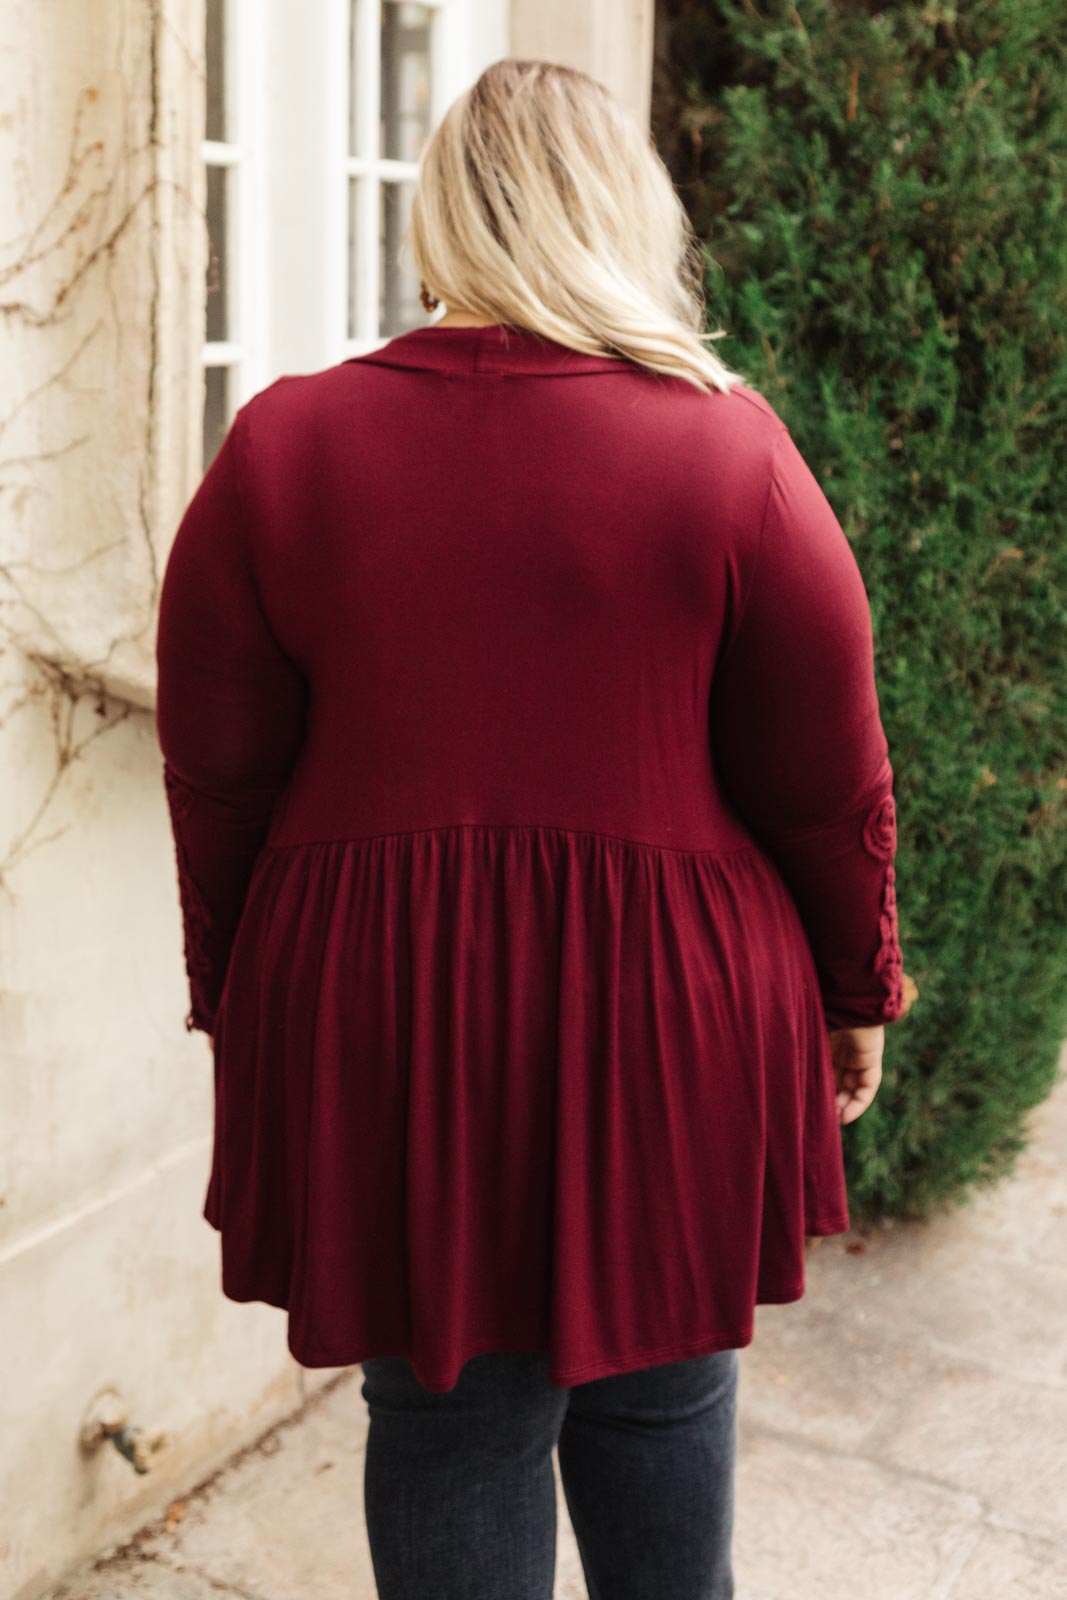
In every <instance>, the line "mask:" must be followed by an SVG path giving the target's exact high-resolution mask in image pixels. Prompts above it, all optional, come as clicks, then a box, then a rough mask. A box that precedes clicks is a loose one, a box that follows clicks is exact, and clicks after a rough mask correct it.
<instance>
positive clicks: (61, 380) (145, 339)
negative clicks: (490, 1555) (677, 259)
mask: <svg viewBox="0 0 1067 1600" xmlns="http://www.w3.org/2000/svg"><path fill="white" fill-rule="evenodd" d="M202 4H203V0H94V4H92V5H87V4H85V0H49V3H48V4H47V5H44V4H41V3H40V0H6V4H5V8H4V46H5V48H4V51H3V53H2V54H0V104H2V106H3V108H4V110H3V114H2V115H0V217H2V227H0V239H2V240H3V243H2V245H0V306H2V308H3V316H2V318H0V772H2V774H3V784H2V789H0V1096H2V1102H0V1105H2V1109H0V1307H2V1315H0V1371H2V1373H3V1379H2V1383H0V1507H2V1508H3V1509H2V1514H0V1600H36V1597H38V1596H40V1595H41V1594H43V1593H44V1592H45V1591H46V1590H47V1589H48V1588H49V1587H50V1586H51V1585H52V1584H53V1583H54V1582H55V1581H56V1580H57V1578H58V1577H60V1576H61V1575H62V1574H63V1573H64V1572H65V1571H66V1570H67V1569H68V1568H69V1567H70V1566H71V1565H72V1564H73V1563H74V1562H75V1561H76V1560H78V1559H79V1558H81V1557H82V1556H84V1555H85V1554H87V1553H91V1552H94V1551H96V1550H99V1549H101V1548H103V1547H105V1546H108V1545H111V1544H114V1543H115V1542H117V1541H119V1540H121V1539H123V1538H125V1537H126V1536H128V1535H129V1534H130V1533H131V1532H132V1531H134V1530H135V1529H136V1528H137V1527H138V1526H139V1525H141V1523H142V1522H143V1521H144V1520H146V1518H148V1517H149V1516H152V1515H155V1514H157V1513H159V1512H161V1511H163V1510H164V1509H165V1508H166V1506H167V1505H168V1504H169V1503H170V1501H171V1500H172V1499H173V1498H174V1496H175V1495H176V1494H179V1493H180V1492H181V1491H182V1490H183V1489H186V1488H188V1487H189V1486H191V1485H192V1484H193V1483H194V1482H196V1481H198V1480H199V1479H200V1478H201V1477H203V1476H204V1475H205V1474H206V1473H208V1472H210V1471H211V1470H213V1468H214V1467H215V1466H216V1465H217V1464H218V1463H219V1462H221V1461H222V1460H224V1459H225V1458H226V1457H227V1456H228V1455H229V1454H230V1453H232V1451H234V1450H235V1449H236V1448H238V1447H239V1446H240V1445H241V1444H242V1443H244V1442H245V1441H246V1440H247V1439H249V1438H251V1437H253V1436H255V1435H256V1434H257V1433H259V1432H260V1431H261V1430H262V1429H263V1428H264V1427H265V1426H267V1425H268V1424H269V1423H270V1422H271V1421H273V1420H274V1419H275V1418H276V1417H277V1416H278V1415H281V1414H283V1413H285V1412H287V1411H289V1410H291V1409H292V1408H293V1407H294V1406H295V1405H297V1404H299V1402H300V1400H301V1399H302V1398H303V1397H304V1395H305V1394H306V1393H307V1392H310V1390H312V1389H314V1388H316V1387H318V1386H319V1385H320V1384H321V1383H322V1382H325V1381H328V1380H329V1378H330V1377H331V1376H332V1372H330V1371H329V1370H325V1371H322V1372H308V1373H305V1372H303V1371H302V1369H300V1368H299V1367H298V1366H297V1365H296V1363H294V1362H293V1361H292V1359H291V1358H290V1357H289V1355H288V1351H287V1349H286V1346H285V1321H284V1315H283V1314H282V1313H281V1312H278V1311H276V1310H273V1309H272V1308H269V1307H266V1306H260V1305H248V1306H238V1305H235V1304H233V1303H232V1302H230V1301H228V1300H226V1299H224V1297H223V1296H222V1294H221V1290H220V1287H219V1271H218V1245H217V1237H216V1235H215V1234H214V1233H213V1232H212V1231H211V1229H210V1228H209V1227H208V1225H207V1224H206V1222H204V1221H203V1219H202V1217H201V1204H202V1201H203V1196H204V1190H205V1186H206V1182H207V1175H208V1166H209V1159H210V1133H211V1086H212V1073H211V1060H210V1054H209V1046H208V1044H207V1041H206V1039H205V1038H204V1037H203V1036H202V1035H199V1034H195V1035H190V1034H187V1033H186V1032H185V1030H184V1027H183V1025H182V1024H183V1018H184V1015H185V1011H186V1008H187V998H186V990H185V982H184V972H183V968H182V959H181V929H180V922H179V913H178V902H177V887H176V879H175V878H174V876H173V872H174V864H173V853H172V852H173V845H172V842H171V838H170V833H169V828H168V825H167V818H166V811H165V804H164V796H163V789H162V783H161V775H160V763H159V752H158V747H157V744H156V738H155V729H154V721H153V711H152V707H153V694H154V689H153V681H154V659H153V640H154V629H155V614H156V602H157V596H158V585H159V577H160V573H161V571H162V569H163V565H164V562H165V559H166V549H167V544H168V541H169V539H170V538H171V537H172V536H173V531H174V528H175V527H176V525H177V520H178V517H179V516H180V513H181V510H182V508H183V506H184V505H185V503H186V502H187V500H188V498H189V495H190V494H191V493H192V490H193V488H194V487H195V484H196V481H197V477H198V474H199V464H200V420H199V419H200V405H201V397H202V374H201V371H200V366H199V346H200V340H201V337H202V327H203V282H204V268H205V252H206V239H205V234H204V226H203V218H202V209H203V203H204V196H203V188H202V185H203V169H202V166H201V163H200V160H199V135H200V130H201V128H202V126H203V78H202V61H201V40H202V37H203V17H202ZM512 30H513V37H512V40H511V45H510V49H511V53H512V54H527V55H528V54H539V55H545V56H548V57H550V58H553V59H557V60H565V61H568V62H570V63H572V64H575V65H580V66H583V67H585V68H586V69H587V70H589V71H592V72H593V73H594V74H595V75H596V76H599V77H601V78H603V79H604V81H606V82H608V83H609V84H610V85H611V87H612V88H614V89H615V90H616V92H617V93H619V94H621V95H622V96H623V98H624V99H625V100H626V101H627V103H628V104H630V105H631V107H632V109H634V110H635V111H636V112H637V114H638V115H642V116H644V115H646V114H647V107H646V104H645V102H646V99H647V92H646V91H647V81H648V77H649V71H650V50H651V3H649V4H647V5H646V4H638V5H625V6H623V5H622V4H621V0H620V4H619V5H616V6H611V5H609V4H608V3H607V0H585V3H584V4H583V3H582V0H568V3H567V4H566V5H563V4H556V3H554V0H553V3H549V0H538V3H536V4H534V3H527V0H523V3H518V0H513V8H512ZM161 890H162V892H161ZM105 1388H114V1389H117V1390H118V1391H119V1393H120V1394H121V1396H122V1397H123V1398H124V1399H125V1401H126V1402H127V1403H128V1406H129V1415H130V1421H131V1423H132V1424H134V1425H136V1426H139V1427H141V1428H143V1429H144V1430H145V1432H146V1433H147V1434H148V1435H150V1436H153V1437H155V1438H157V1439H158V1441H159V1448H158V1449H157V1450H156V1452H155V1453H154V1455H153V1465H152V1468H151V1470H150V1471H149V1472H148V1473H147V1474H145V1475H143V1476H141V1475H137V1474H135V1472H134V1471H133V1469H132V1467H131V1466H130V1465H129V1464H128V1463H127V1462H126V1461H125V1460H124V1459H123V1458H122V1457H121V1456H120V1455H119V1453H118V1452H117V1451H116V1450H115V1449H113V1448H112V1447H110V1446H109V1447H107V1448H106V1449H104V1450H98V1451H97V1452H95V1453H94V1454H91V1455H84V1454H83V1453H82V1452H81V1451H80V1449H79V1444H78V1439H79V1432H80V1429H81V1425H82V1421H83V1418H84V1416H85V1415H86V1413H87V1411H88V1409H89V1407H90V1406H91V1404H92V1402H93V1400H94V1398H95V1397H96V1396H97V1395H98V1393H99V1392H100V1391H101V1390H103V1389H105Z"/></svg>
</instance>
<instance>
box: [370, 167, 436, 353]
mask: <svg viewBox="0 0 1067 1600" xmlns="http://www.w3.org/2000/svg"><path fill="white" fill-rule="evenodd" d="M414 193H415V185H414V183H413V182H405V183H383V184H382V209H381V229H380V234H379V238H380V262H381V269H380V270H381V278H380V280H379V281H380V284H381V302H380V305H379V311H378V314H379V320H380V324H381V332H382V333H383V334H384V335H385V336H386V337H387V338H391V337H392V336H393V335H394V334H397V333H406V332H407V330H408V329H409V328H414V327H417V326H418V324H419V323H421V322H423V321H425V318H426V313H425V311H424V310H423V308H422V302H421V301H420V299H419V275H418V273H417V272H416V271H415V268H414V266H413V265H412V263H411V259H410V250H409V249H407V248H405V250H404V259H403V262H401V260H400V245H401V241H402V240H403V238H404V234H405V230H406V229H407V226H408V223H409V220H410V217H411V201H412V197H413V196H414Z"/></svg>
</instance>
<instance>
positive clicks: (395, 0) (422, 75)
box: [381, 0, 433, 161]
mask: <svg viewBox="0 0 1067 1600" xmlns="http://www.w3.org/2000/svg"><path fill="white" fill-rule="evenodd" d="M432 23H433V10H432V8H431V7H430V6H420V5H411V4H408V3H407V0H385V3H384V5H383V6H382V61H381V73H382V86H381V96H382V100H381V154H382V155H383V156H384V157H386V158H387V159H388V160H395V161H417V160H418V158H419V153H420V151H421V149H422V146H423V144H424V142H425V140H426V139H427V137H428V136H429V133H430V29H431V26H432Z"/></svg>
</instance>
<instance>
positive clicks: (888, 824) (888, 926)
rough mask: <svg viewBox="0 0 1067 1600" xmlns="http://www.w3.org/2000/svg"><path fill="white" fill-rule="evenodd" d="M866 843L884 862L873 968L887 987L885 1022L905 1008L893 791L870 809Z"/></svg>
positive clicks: (866, 821)
mask: <svg viewBox="0 0 1067 1600" xmlns="http://www.w3.org/2000/svg"><path fill="white" fill-rule="evenodd" d="M863 843H864V847H865V849H866V850H867V852H868V854H870V855H872V856H874V857H875V859H876V860H878V861H883V862H884V863H885V879H884V882H883V886H882V911H881V916H880V917H879V919H878V928H879V935H880V943H879V946H878V953H877V955H876V956H875V958H874V970H875V972H877V973H878V975H879V976H880V978H881V980H882V983H883V985H884V986H885V991H886V996H885V999H884V1000H883V1002H882V1017H883V1019H884V1020H885V1021H886V1022H895V1021H896V1020H897V1018H898V1017H900V1016H902V1015H903V1012H904V958H903V955H902V953H901V949H900V930H899V927H898V923H897V890H896V879H897V875H896V869H895V868H894V866H893V857H894V855H895V854H896V848H897V810H896V802H895V801H894V798H893V796H892V794H886V795H883V796H882V798H881V799H880V800H878V801H877V802H876V803H875V804H874V805H873V806H872V807H871V809H870V810H869V811H868V813H867V817H866V820H865V822H864V824H863Z"/></svg>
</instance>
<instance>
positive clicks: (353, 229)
mask: <svg viewBox="0 0 1067 1600" xmlns="http://www.w3.org/2000/svg"><path fill="white" fill-rule="evenodd" d="M364 181H365V180H363V179H362V178H349V180H348V337H349V338H350V339H358V338H359V337H360V326H359V308H358V306H357V304H356V289H357V287H358V285H359V283H360V281H361V273H362V263H361V257H362V255H363V251H362V250H361V249H360V244H361V241H362V230H361V228H360V225H359V193H360V185H361V183H363V182H364Z"/></svg>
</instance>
